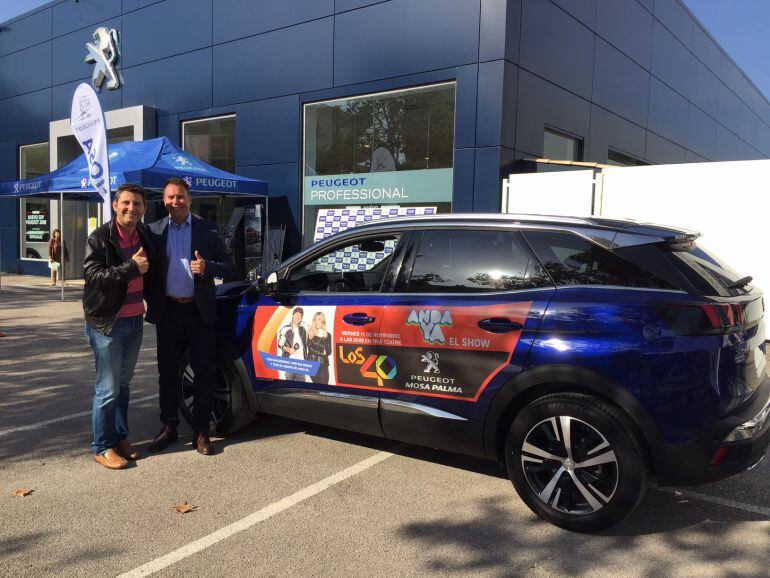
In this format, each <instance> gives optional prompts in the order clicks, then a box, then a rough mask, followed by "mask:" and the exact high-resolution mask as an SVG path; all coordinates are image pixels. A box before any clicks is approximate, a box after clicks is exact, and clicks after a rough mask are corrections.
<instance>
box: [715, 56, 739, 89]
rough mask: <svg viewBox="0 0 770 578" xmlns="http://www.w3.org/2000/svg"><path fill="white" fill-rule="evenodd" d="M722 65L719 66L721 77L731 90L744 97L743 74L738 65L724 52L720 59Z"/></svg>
mask: <svg viewBox="0 0 770 578" xmlns="http://www.w3.org/2000/svg"><path fill="white" fill-rule="evenodd" d="M720 61H721V66H720V67H719V78H720V79H721V80H722V82H724V83H725V84H726V85H727V86H728V88H730V90H732V91H733V92H734V93H735V94H737V95H738V97H739V98H743V95H742V90H741V89H742V88H743V75H742V74H741V71H740V70H738V67H737V66H735V64H734V63H733V61H732V60H731V59H730V57H729V56H727V55H726V54H724V53H723V54H722V58H721V59H720Z"/></svg>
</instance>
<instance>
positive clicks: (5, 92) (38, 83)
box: [0, 42, 51, 99]
mask: <svg viewBox="0 0 770 578" xmlns="http://www.w3.org/2000/svg"><path fill="white" fill-rule="evenodd" d="M49 86H51V43H50V42H44V43H43V44H37V45H35V46H31V47H30V48H25V49H24V50H20V51H19V52H14V53H13V54H11V55H9V56H6V57H4V58H0V99H3V98H9V97H12V96H17V95H19V94H25V93H27V92H33V91H35V90H40V89H42V88H46V87H49Z"/></svg>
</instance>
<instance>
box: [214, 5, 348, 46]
mask: <svg viewBox="0 0 770 578" xmlns="http://www.w3.org/2000/svg"><path fill="white" fill-rule="evenodd" d="M213 9H214V42H215V43H220V42H227V41H228V40H235V39H237V38H243V37H246V36H253V35H254V34H261V33H262V32H268V31H270V30H277V29H278V28H285V27H286V26H293V25H295V24H301V23H302V22H309V21H310V20H316V19H317V18H323V17H324V16H331V15H333V14H334V0H259V1H258V2H254V1H251V2H244V1H243V0H216V1H215V2H214V6H213Z"/></svg>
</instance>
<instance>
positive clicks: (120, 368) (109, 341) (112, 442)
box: [86, 315, 143, 454]
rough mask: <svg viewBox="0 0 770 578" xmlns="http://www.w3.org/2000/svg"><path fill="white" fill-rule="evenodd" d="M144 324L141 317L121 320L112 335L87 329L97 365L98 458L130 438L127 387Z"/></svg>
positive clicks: (93, 446) (95, 419) (95, 447)
mask: <svg viewBox="0 0 770 578" xmlns="http://www.w3.org/2000/svg"><path fill="white" fill-rule="evenodd" d="M142 323H143V322H142V316H141V315H137V316H136V317H122V318H118V319H116V320H115V326H114V327H113V328H112V333H110V334H109V335H102V334H101V333H99V332H98V331H96V330H95V329H93V328H92V327H91V326H90V325H86V337H88V343H89V344H90V345H91V349H93V350H94V361H95V363H96V384H95V385H94V406H93V415H92V420H93V427H94V441H93V443H92V444H91V450H92V451H93V452H94V453H95V454H100V453H102V452H104V451H106V450H108V449H110V448H114V447H115V446H116V445H118V442H119V441H121V440H124V439H126V437H127V436H128V384H129V383H131V378H132V377H133V376H134V367H135V366H136V360H137V358H138V357H139V348H140V346H141V345H142V332H143V324H142Z"/></svg>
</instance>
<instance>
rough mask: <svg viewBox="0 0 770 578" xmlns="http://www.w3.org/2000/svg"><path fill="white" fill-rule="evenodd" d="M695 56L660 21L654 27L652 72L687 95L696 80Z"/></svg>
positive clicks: (680, 92)
mask: <svg viewBox="0 0 770 578" xmlns="http://www.w3.org/2000/svg"><path fill="white" fill-rule="evenodd" d="M696 62H697V60H696V58H695V56H693V54H692V53H691V52H690V51H689V50H688V49H687V48H685V46H684V45H682V43H681V42H680V41H679V40H677V39H676V38H675V37H674V36H673V35H672V34H671V33H670V32H669V31H668V30H666V29H665V28H663V26H661V25H660V24H659V23H658V22H655V23H654V24H653V27H652V68H651V72H652V73H653V74H654V75H655V76H657V77H658V78H659V79H660V80H662V81H663V82H665V83H666V84H668V85H669V86H670V87H671V88H673V89H674V90H676V91H677V92H679V94H681V95H683V96H685V97H687V96H688V93H689V92H691V91H690V88H691V87H692V85H693V84H694V82H695V76H694V70H695V63H696Z"/></svg>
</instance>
